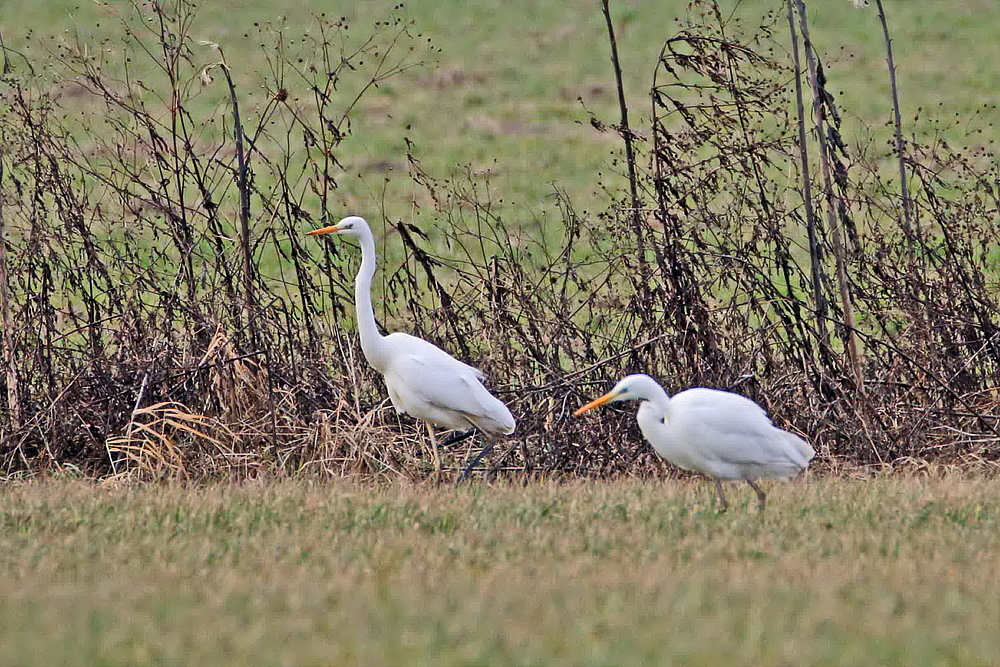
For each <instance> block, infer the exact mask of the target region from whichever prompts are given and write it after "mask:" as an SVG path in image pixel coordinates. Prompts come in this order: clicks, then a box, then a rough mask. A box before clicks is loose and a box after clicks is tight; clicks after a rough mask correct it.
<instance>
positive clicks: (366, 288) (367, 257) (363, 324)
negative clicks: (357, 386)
mask: <svg viewBox="0 0 1000 667" xmlns="http://www.w3.org/2000/svg"><path fill="white" fill-rule="evenodd" d="M360 240H361V268H360V269H358V275H357V277H356V278H355V279H354V306H355V308H356V309H357V312H358V334H359V335H360V336H361V351H362V352H364V354H365V359H367V360H368V363H369V364H371V365H372V366H374V367H375V369H376V370H379V371H381V370H383V368H384V366H385V361H386V358H385V357H386V352H385V337H384V336H383V335H382V334H381V333H379V330H378V325H376V324H375V309H374V308H372V277H373V276H374V275H375V258H376V253H375V239H374V237H372V235H371V234H365V235H363V236H361V237H360Z"/></svg>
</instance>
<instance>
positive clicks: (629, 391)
mask: <svg viewBox="0 0 1000 667" xmlns="http://www.w3.org/2000/svg"><path fill="white" fill-rule="evenodd" d="M656 389H659V391H660V392H662V391H663V390H662V389H660V385H658V384H656V380H654V379H653V378H651V377H649V376H648V375H643V374H641V373H637V374H635V375H629V376H627V377H624V378H622V379H621V380H619V381H618V384H616V385H615V386H614V388H613V389H612V390H611V391H609V392H608V393H606V394H604V396H601V397H599V398H595V399H594V400H592V401H591V402H590V403H587V404H586V405H585V406H583V407H582V408H580V409H578V410H577V411H576V412H574V413H573V414H574V415H582V414H583V413H584V412H587V411H588V410H592V409H594V408H596V407H597V406H599V405H604V404H605V403H614V402H615V401H643V400H648V399H649V398H652V397H653V395H654V393H653V392H655V390H656Z"/></svg>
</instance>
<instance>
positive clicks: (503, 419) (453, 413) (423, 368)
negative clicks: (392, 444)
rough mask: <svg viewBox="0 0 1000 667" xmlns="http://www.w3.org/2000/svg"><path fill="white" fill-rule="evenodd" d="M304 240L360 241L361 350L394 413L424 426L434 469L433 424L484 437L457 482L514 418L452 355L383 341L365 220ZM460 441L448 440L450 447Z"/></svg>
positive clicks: (398, 340)
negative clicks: (386, 392) (374, 301)
mask: <svg viewBox="0 0 1000 667" xmlns="http://www.w3.org/2000/svg"><path fill="white" fill-rule="evenodd" d="M308 234H309V236H318V235H320V234H340V235H341V236H356V237H358V239H359V240H360V242H361V268H360V269H358V275H357V277H356V278H355V281H354V304H355V307H356V309H357V317H358V333H359V334H360V337H361V350H362V352H364V355H365V359H367V360H368V363H369V364H371V366H372V367H373V368H374V369H375V370H377V371H378V372H379V373H381V374H382V377H383V378H384V379H385V386H386V389H388V390H389V399H390V400H391V401H392V406H393V407H394V408H395V409H396V412H404V413H406V414H408V415H410V416H412V417H415V418H417V419H420V420H422V421H424V422H426V423H427V433H428V435H429V436H430V440H431V446H432V448H433V452H434V470H435V472H436V473H437V474H438V475H440V473H441V457H440V454H439V453H438V443H437V438H436V437H435V435H434V426H433V425H434V424H436V425H438V426H443V427H444V428H446V429H462V430H465V429H469V428H470V427H471V428H476V429H479V430H480V431H482V432H483V433H484V434H485V435H486V438H487V442H486V445H485V446H484V447H483V449H482V451H480V452H479V454H478V455H477V456H476V458H475V459H473V461H472V463H470V464H469V465H468V467H466V469H465V471H464V472H463V473H462V474H461V476H460V477H459V478H458V481H461V480H462V479H464V478H465V476H466V475H467V474H468V473H469V471H470V470H471V469H472V468H473V466H475V465H476V464H477V463H478V462H479V460H480V459H482V458H483V456H485V455H486V454H487V453H488V452H489V450H490V449H492V447H493V443H494V439H493V438H494V437H495V436H496V435H498V434H504V435H506V434H510V433H513V432H514V427H515V425H516V424H515V422H514V417H513V416H512V415H511V414H510V410H508V409H507V406H505V405H504V404H503V403H501V402H500V400H499V399H497V398H496V397H495V396H493V395H492V394H491V393H490V392H489V391H487V389H486V387H484V386H483V380H484V379H485V377H486V376H485V375H484V374H483V372H482V371H480V370H479V369H477V368H473V367H472V366H469V365H467V364H463V363H462V362H461V361H459V360H458V359H456V358H455V357H453V356H451V355H450V354H448V353H447V352H445V351H444V350H442V349H441V348H439V347H438V346H436V345H434V344H432V343H428V342H427V341H425V340H423V339H421V338H417V337H416V336H411V335H409V334H405V333H392V334H389V335H388V336H383V335H382V334H381V333H379V330H378V326H376V324H375V311H374V310H373V309H372V295H371V289H372V276H373V275H374V274H375V238H374V236H372V231H371V228H369V227H368V223H367V222H365V220H364V218H360V217H358V216H353V215H352V216H349V217H347V218H344V219H343V220H341V221H340V222H338V223H337V224H335V225H331V226H329V227H321V228H319V229H314V230H312V231H311V232H308ZM458 439H460V438H453V439H451V442H455V441H457V440H458Z"/></svg>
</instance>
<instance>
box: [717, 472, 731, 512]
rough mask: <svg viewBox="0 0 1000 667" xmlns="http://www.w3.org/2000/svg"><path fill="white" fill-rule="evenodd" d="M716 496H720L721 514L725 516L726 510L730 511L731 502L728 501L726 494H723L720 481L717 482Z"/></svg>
mask: <svg viewBox="0 0 1000 667" xmlns="http://www.w3.org/2000/svg"><path fill="white" fill-rule="evenodd" d="M715 494H716V495H717V496H719V514H725V513H726V510H728V509H729V501H728V500H726V494H725V493H723V492H722V482H721V481H720V480H715Z"/></svg>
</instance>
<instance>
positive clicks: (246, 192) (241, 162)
mask: <svg viewBox="0 0 1000 667" xmlns="http://www.w3.org/2000/svg"><path fill="white" fill-rule="evenodd" d="M219 52H220V54H221V53H222V51H221V49H220V50H219ZM222 72H223V74H225V75H226V84H227V85H228V86H229V97H230V101H231V103H232V105H233V132H234V135H235V141H236V164H237V168H238V169H239V171H238V172H237V179H238V185H239V190H240V251H241V253H242V255H243V296H244V299H245V300H246V301H245V306H246V308H247V311H248V312H247V313H246V318H247V322H250V321H251V317H252V316H253V311H254V310H255V308H254V302H255V299H254V291H253V257H252V256H251V252H250V187H249V184H248V172H249V165H248V164H247V159H246V155H245V154H244V152H243V123H241V122H240V106H239V103H238V101H237V99H236V85H235V84H234V83H233V77H232V76H231V75H230V74H229V66H228V65H227V64H226V61H225V58H223V61H222ZM250 331H251V335H252V336H253V338H254V339H256V338H257V336H256V335H255V333H254V332H255V331H256V327H255V326H253V325H251V327H250Z"/></svg>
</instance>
